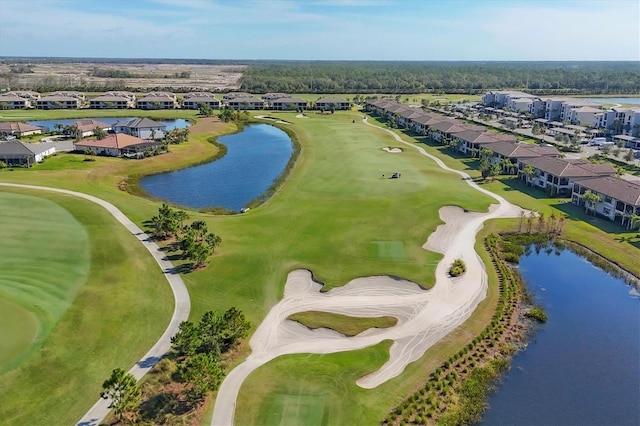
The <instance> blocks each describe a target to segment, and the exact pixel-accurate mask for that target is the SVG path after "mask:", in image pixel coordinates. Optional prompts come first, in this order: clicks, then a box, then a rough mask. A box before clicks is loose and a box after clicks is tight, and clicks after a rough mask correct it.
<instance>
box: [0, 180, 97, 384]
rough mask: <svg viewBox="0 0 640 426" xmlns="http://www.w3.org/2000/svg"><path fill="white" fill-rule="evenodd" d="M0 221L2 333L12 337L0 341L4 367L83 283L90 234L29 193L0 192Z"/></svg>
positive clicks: (36, 340)
mask: <svg viewBox="0 0 640 426" xmlns="http://www.w3.org/2000/svg"><path fill="white" fill-rule="evenodd" d="M0 221H1V222H2V225H3V238H2V239H0V298H2V300H4V301H5V309H2V310H1V311H0V317H1V321H0V330H2V331H0V333H2V334H3V335H5V336H7V337H11V336H13V338H9V339H6V340H5V339H2V340H0V345H1V346H2V347H3V351H2V363H0V372H4V371H6V370H8V369H9V368H11V367H14V366H15V365H17V364H18V363H19V361H20V360H23V359H24V358H25V357H26V356H27V354H28V353H29V352H30V349H31V347H32V344H33V345H41V344H42V342H43V341H44V340H45V339H46V338H47V337H48V335H49V334H50V333H51V330H52V329H53V328H54V327H55V325H56V323H57V322H58V320H59V319H60V317H61V316H62V315H63V314H64V312H65V311H66V310H67V308H68V307H69V305H70V304H71V302H72V301H73V299H74V298H75V296H76V293H77V292H78V289H79V288H80V287H81V286H82V285H83V284H84V283H85V282H86V279H87V276H88V274H89V237H88V235H87V233H86V231H85V229H84V228H83V227H82V225H81V224H80V223H79V222H78V221H77V220H76V219H75V218H74V217H73V215H71V214H70V213H69V212H68V211H66V210H65V209H63V208H61V207H60V206H58V205H57V204H55V203H53V202H51V201H49V200H44V199H41V198H37V197H32V196H26V195H18V194H11V193H2V192H0ZM30 318H31V320H29V319H30ZM34 319H35V324H34V322H33V320H34ZM34 325H35V327H34ZM34 332H35V333H34ZM18 342H22V344H21V345H18V344H17V343H18ZM5 345H8V348H12V350H10V351H6V352H5V350H4V348H5ZM11 355H13V356H11Z"/></svg>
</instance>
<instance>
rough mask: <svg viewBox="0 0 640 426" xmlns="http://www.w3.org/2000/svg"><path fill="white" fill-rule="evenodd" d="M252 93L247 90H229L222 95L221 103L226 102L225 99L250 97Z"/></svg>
mask: <svg viewBox="0 0 640 426" xmlns="http://www.w3.org/2000/svg"><path fill="white" fill-rule="evenodd" d="M252 97H253V95H252V94H251V93H247V92H229V93H227V94H225V95H223V96H222V103H224V104H226V102H227V101H230V100H231V99H236V98H252Z"/></svg>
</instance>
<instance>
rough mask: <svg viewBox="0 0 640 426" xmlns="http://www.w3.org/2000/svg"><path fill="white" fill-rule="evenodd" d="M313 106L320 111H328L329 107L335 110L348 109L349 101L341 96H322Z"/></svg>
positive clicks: (349, 106)
mask: <svg viewBox="0 0 640 426" xmlns="http://www.w3.org/2000/svg"><path fill="white" fill-rule="evenodd" d="M315 108H316V109H318V110H320V111H329V110H331V109H334V110H336V111H338V110H350V109H351V103H350V102H349V101H347V100H346V99H342V98H322V99H318V100H317V101H316V102H315Z"/></svg>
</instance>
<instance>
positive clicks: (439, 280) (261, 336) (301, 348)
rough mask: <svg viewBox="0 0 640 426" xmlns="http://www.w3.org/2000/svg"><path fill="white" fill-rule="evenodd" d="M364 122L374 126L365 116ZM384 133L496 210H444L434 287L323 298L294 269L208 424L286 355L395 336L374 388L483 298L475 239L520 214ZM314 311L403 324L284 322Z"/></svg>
mask: <svg viewBox="0 0 640 426" xmlns="http://www.w3.org/2000/svg"><path fill="white" fill-rule="evenodd" d="M363 122H364V123H365V124H367V125H370V124H369V123H368V122H367V119H366V118H365V119H364V120H363ZM380 130H381V131H387V132H388V133H390V134H391V135H392V136H393V137H394V138H395V139H396V140H397V141H398V142H400V143H403V144H405V145H408V146H410V147H412V148H415V149H417V150H418V151H419V152H420V154H422V155H424V156H426V157H429V158H430V159H432V160H433V161H435V162H436V163H437V164H438V166H440V167H441V168H443V169H445V170H449V171H451V172H453V173H457V174H459V175H460V177H461V179H462V180H463V181H464V182H466V183H467V184H468V185H470V186H472V187H473V188H474V189H476V190H478V191H480V192H482V193H484V194H487V195H488V196H490V197H492V198H494V199H495V200H496V201H497V204H493V205H491V208H490V209H489V211H488V212H486V213H470V212H465V211H463V210H462V209H461V208H458V207H452V206H447V207H443V208H441V209H440V218H441V219H442V220H443V221H444V222H445V223H444V224H443V225H440V226H438V228H437V229H436V231H435V232H434V233H433V234H432V235H431V236H429V239H428V240H427V242H426V243H425V244H424V246H423V248H425V249H427V250H432V251H436V252H439V253H442V254H443V255H444V257H443V259H442V260H441V261H440V262H439V263H438V265H437V267H436V272H435V275H436V276H435V279H436V283H435V285H434V287H433V288H431V289H429V290H423V289H422V288H420V287H419V286H418V285H417V284H415V283H412V282H409V281H404V280H398V279H394V278H391V277H387V276H376V277H366V278H358V279H355V280H352V281H350V282H349V283H347V284H346V285H344V286H342V287H337V288H334V289H332V290H330V291H328V292H326V293H321V292H320V290H321V288H322V286H321V284H319V283H317V282H315V281H314V280H313V277H312V275H311V272H309V271H306V270H296V271H292V272H291V273H290V274H289V275H288V278H287V282H286V284H285V291H284V298H283V299H282V300H281V301H280V302H279V303H278V304H276V305H275V306H274V307H273V308H271V310H270V311H269V313H268V314H267V317H266V318H265V319H264V320H263V322H262V323H261V324H260V326H259V327H258V328H257V330H256V332H255V333H254V334H253V336H252V337H251V340H250V342H249V344H250V345H251V349H252V352H251V354H250V355H249V356H248V357H247V359H246V361H244V362H243V363H242V364H240V365H238V366H237V367H236V368H235V369H233V370H232V371H231V372H230V373H229V375H228V376H227V377H226V379H225V380H224V382H223V383H222V386H221V387H220V390H219V391H218V397H217V399H216V403H215V408H214V412H213V416H212V420H211V423H212V424H213V425H216V426H218V425H225V426H227V425H232V424H233V423H234V412H235V404H236V399H237V396H238V393H239V391H240V387H241V386H242V383H243V381H244V380H245V378H246V377H247V376H249V374H251V372H252V371H254V370H255V369H256V368H258V367H260V366H261V365H264V364H265V363H267V362H269V361H270V360H272V359H274V358H276V357H278V356H281V355H285V354H297V353H316V354H327V353H333V352H342V351H351V350H357V349H362V348H365V347H368V346H372V345H375V344H377V343H379V342H381V341H383V340H387V339H391V340H393V344H392V346H391V349H390V351H389V352H390V353H389V360H388V361H387V362H386V363H385V364H384V365H383V366H382V367H381V368H380V369H378V370H377V371H374V372H372V373H371V374H368V375H366V376H364V377H362V378H360V379H359V380H358V381H357V384H358V385H359V386H361V387H363V388H367V389H370V388H375V387H376V386H378V385H380V384H382V383H384V382H385V381H387V380H389V379H392V378H393V377H396V376H398V375H399V374H401V373H402V371H404V369H405V367H406V366H407V365H408V364H409V363H411V362H413V361H415V360H417V359H419V358H420V357H421V356H422V355H423V354H424V353H425V351H426V350H427V349H428V348H430V347H431V346H433V345H434V344H435V343H437V342H438V341H439V340H440V339H442V338H443V337H444V336H446V335H447V334H448V333H449V332H451V331H452V330H453V329H455V328H456V327H458V326H459V325H460V324H462V323H463V322H464V321H465V320H466V319H467V318H469V316H471V314H472V313H473V311H474V310H475V309H476V307H477V306H478V304H479V303H480V302H481V301H482V300H483V299H484V298H485V297H486V294H487V274H486V272H485V270H484V264H483V263H482V260H481V259H480V257H479V256H478V254H477V253H476V252H475V250H474V244H475V241H476V235H477V233H478V231H479V230H480V229H481V228H482V226H483V223H484V222H485V221H486V220H488V219H493V218H501V217H519V216H520V213H521V209H520V208H519V207H516V206H514V205H512V204H510V203H509V202H507V201H506V200H505V199H504V198H502V197H500V196H498V195H496V194H493V193H492V192H490V191H487V190H486V189H484V188H481V187H479V186H478V185H477V184H476V183H475V182H473V180H471V178H470V177H469V175H467V174H466V173H464V172H460V171H457V170H453V169H450V168H449V167H447V166H446V165H445V164H444V163H443V162H442V161H441V160H440V159H438V158H437V157H434V156H432V155H430V154H428V153H427V152H426V151H425V150H424V149H423V148H422V147H420V146H416V145H415V144H412V143H408V142H404V141H403V140H402V139H401V138H400V137H399V136H398V135H397V134H395V133H393V132H392V131H389V130H387V129H380ZM396 155H397V154H396ZM455 259H462V260H463V261H464V262H465V264H466V265H467V271H466V272H465V274H464V275H462V276H461V277H457V278H451V277H450V276H449V274H448V269H449V266H450V265H451V264H452V263H453V261H454V260H455ZM311 310H314V311H325V312H333V313H337V314H343V315H350V316H355V317H378V316H383V315H389V316H394V317H396V318H397V319H398V323H397V324H396V325H395V326H393V327H389V328H385V329H369V330H367V331H365V332H363V333H361V334H359V335H357V336H354V337H345V336H343V335H341V334H339V333H336V332H334V331H331V330H328V329H316V330H310V329H307V328H306V327H304V326H302V325H300V324H298V323H296V322H293V321H289V320H287V317H288V316H289V315H291V314H293V313H296V312H304V311H311Z"/></svg>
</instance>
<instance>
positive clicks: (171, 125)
mask: <svg viewBox="0 0 640 426" xmlns="http://www.w3.org/2000/svg"><path fill="white" fill-rule="evenodd" d="M134 118H139V117H97V118H96V117H88V118H69V119H58V120H38V121H27V123H28V124H31V125H33V126H42V127H46V128H48V129H49V130H55V125H56V124H61V125H63V126H68V125H70V124H73V123H75V122H76V121H78V120H96V121H100V122H102V123H107V124H115V123H117V122H118V121H129V120H133V119H134ZM151 120H153V121H155V122H156V123H162V124H164V125H165V126H167V130H173V129H184V128H185V127H188V126H189V125H190V123H189V121H187V120H185V119H184V118H178V119H175V120H156V119H155V118H152V119H151Z"/></svg>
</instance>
